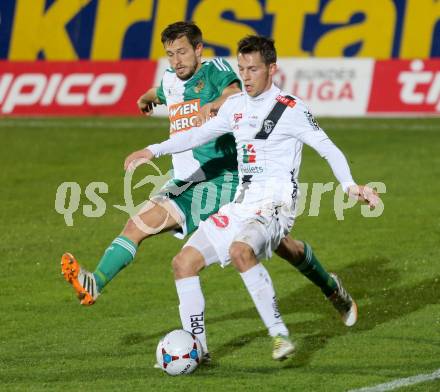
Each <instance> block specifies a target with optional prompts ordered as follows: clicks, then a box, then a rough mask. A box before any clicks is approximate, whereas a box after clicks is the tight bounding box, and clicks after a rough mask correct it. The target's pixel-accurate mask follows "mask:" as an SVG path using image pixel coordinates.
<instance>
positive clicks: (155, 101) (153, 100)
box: [136, 87, 161, 116]
mask: <svg viewBox="0 0 440 392" xmlns="http://www.w3.org/2000/svg"><path fill="white" fill-rule="evenodd" d="M160 103H161V102H160V100H159V98H158V97H157V87H152V88H150V89H149V90H148V91H147V92H146V93H145V94H143V95H141V96H140V97H139V99H138V100H137V102H136V104H137V106H138V108H139V110H140V111H141V113H143V114H145V115H146V116H151V115H152V114H153V107H154V106H156V105H159V104H160Z"/></svg>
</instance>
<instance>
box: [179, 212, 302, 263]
mask: <svg viewBox="0 0 440 392" xmlns="http://www.w3.org/2000/svg"><path fill="white" fill-rule="evenodd" d="M294 217H295V213H294V210H293V209H292V208H290V207H288V206H286V205H273V204H270V205H265V206H264V207H263V208H249V207H248V208H246V209H245V208H244V206H243V205H242V204H237V203H229V204H226V205H224V206H223V207H222V208H220V210H219V211H218V213H216V214H213V215H211V216H210V217H209V218H208V219H207V220H206V221H204V222H201V223H200V225H199V228H198V229H197V231H196V232H195V233H194V234H193V236H192V237H191V238H190V239H189V240H188V242H187V243H186V244H185V245H184V246H192V247H194V248H196V249H197V250H198V251H199V252H200V253H202V254H203V256H204V258H205V263H206V265H210V264H213V263H215V262H218V263H220V264H221V266H223V267H224V266H226V265H228V264H229V263H230V261H231V259H230V256H229V248H230V247H231V244H232V243H233V242H234V241H238V242H244V243H246V244H248V245H249V246H250V247H251V248H252V249H253V251H254V253H255V255H256V256H257V258H258V259H264V258H266V259H267V258H270V257H271V256H272V252H273V251H274V250H276V249H277V248H278V245H279V244H280V242H281V240H282V239H283V238H284V237H285V236H286V235H287V234H288V233H289V232H290V230H291V229H292V226H293V223H294Z"/></svg>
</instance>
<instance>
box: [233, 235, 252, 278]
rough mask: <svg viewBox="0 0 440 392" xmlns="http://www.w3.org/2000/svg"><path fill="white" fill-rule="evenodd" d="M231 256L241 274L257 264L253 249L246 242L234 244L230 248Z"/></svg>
mask: <svg viewBox="0 0 440 392" xmlns="http://www.w3.org/2000/svg"><path fill="white" fill-rule="evenodd" d="M229 256H230V257H231V262H232V264H233V265H234V267H235V268H236V269H237V270H238V271H239V272H245V271H247V270H248V269H249V268H252V267H253V266H254V265H256V263H257V259H256V257H255V254H254V251H253V249H252V248H251V247H250V246H249V245H248V244H245V243H244V242H238V241H237V242H233V243H232V245H231V247H230V248H229Z"/></svg>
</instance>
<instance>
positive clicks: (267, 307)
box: [240, 263, 289, 336]
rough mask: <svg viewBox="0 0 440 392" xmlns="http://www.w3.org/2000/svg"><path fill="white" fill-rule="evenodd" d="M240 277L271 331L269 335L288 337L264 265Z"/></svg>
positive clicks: (258, 265) (253, 268) (259, 264)
mask: <svg viewBox="0 0 440 392" xmlns="http://www.w3.org/2000/svg"><path fill="white" fill-rule="evenodd" d="M240 275H241V278H242V279H243V282H244V284H245V285H246V288H247V289H248V291H249V294H250V295H251V297H252V300H253V301H254V304H255V307H256V308H257V310H258V313H259V314H260V317H261V319H262V320H263V322H264V325H265V326H266V328H267V329H268V330H269V335H270V336H276V335H278V334H281V335H285V336H288V335H289V331H288V330H287V327H286V326H285V324H284V322H283V319H282V318H281V314H280V312H279V311H278V304H277V299H276V295H275V290H274V288H273V285H272V280H271V278H270V275H269V273H268V272H267V270H266V268H265V267H264V266H263V264H261V263H258V264H257V265H256V266H254V267H252V268H251V269H249V270H247V271H246V272H243V273H240Z"/></svg>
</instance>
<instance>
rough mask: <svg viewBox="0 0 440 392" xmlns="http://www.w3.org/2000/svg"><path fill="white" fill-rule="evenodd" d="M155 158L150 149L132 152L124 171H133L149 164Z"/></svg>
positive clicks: (126, 161) (125, 163) (126, 160)
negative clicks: (144, 164)
mask: <svg viewBox="0 0 440 392" xmlns="http://www.w3.org/2000/svg"><path fill="white" fill-rule="evenodd" d="M153 158H154V155H153V153H152V152H151V151H150V150H148V149H143V150H139V151H135V152H132V153H131V154H130V155H129V156H128V157H127V158H126V159H125V162H124V170H129V171H133V170H134V169H136V168H137V167H138V166H139V165H142V164H143V163H146V162H149V161H151V160H152V159H153Z"/></svg>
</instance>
